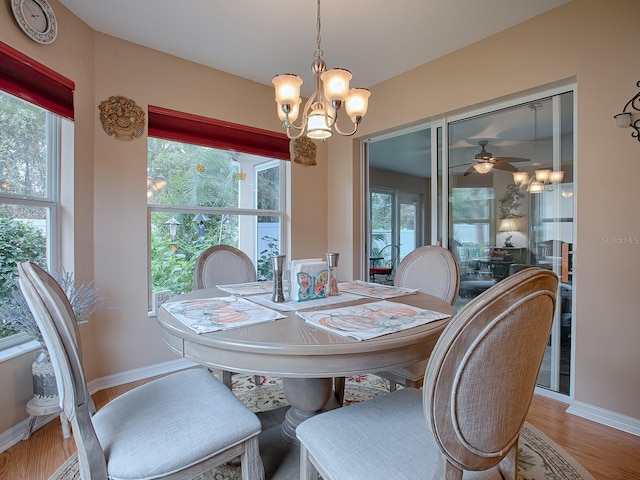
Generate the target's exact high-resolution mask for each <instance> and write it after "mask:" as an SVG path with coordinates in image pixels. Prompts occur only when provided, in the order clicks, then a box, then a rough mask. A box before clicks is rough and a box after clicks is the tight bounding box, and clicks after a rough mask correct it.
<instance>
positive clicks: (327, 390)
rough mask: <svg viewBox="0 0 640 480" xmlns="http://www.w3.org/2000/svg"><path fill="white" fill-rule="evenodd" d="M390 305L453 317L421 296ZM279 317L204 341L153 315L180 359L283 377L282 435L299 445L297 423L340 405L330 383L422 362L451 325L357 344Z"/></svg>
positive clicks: (197, 293) (206, 294)
mask: <svg viewBox="0 0 640 480" xmlns="http://www.w3.org/2000/svg"><path fill="white" fill-rule="evenodd" d="M220 296H229V293H227V292H224V291H222V290H218V289H216V288H209V289H202V290H194V291H192V292H190V293H186V294H183V295H180V296H177V297H174V298H172V299H171V301H181V300H188V299H198V298H211V297H220ZM245 298H247V299H249V300H250V297H245ZM349 298H350V299H353V296H349ZM375 301H380V299H377V298H370V297H357V299H356V300H352V301H349V302H348V303H336V304H332V305H329V306H323V307H316V308H310V309H308V310H326V309H330V308H339V307H343V306H348V305H358V304H364V303H370V302H375ZM387 301H390V302H398V303H402V304H406V305H411V306H414V307H418V308H424V309H428V310H433V311H437V312H441V313H444V314H448V315H453V314H454V309H453V307H452V306H451V305H450V304H449V303H447V302H445V301H443V300H441V299H439V298H437V297H434V296H432V295H428V294H425V293H421V292H417V293H414V294H411V295H404V296H400V297H394V298H389V299H387ZM298 311H299V310H298ZM280 313H282V314H283V315H286V318H282V319H278V320H275V321H270V322H264V323H258V324H253V325H249V326H245V327H240V328H234V329H228V330H222V331H216V332H211V333H205V334H198V333H196V332H195V331H194V330H192V329H191V328H189V327H188V326H186V325H185V324H184V323H182V322H181V321H180V320H178V319H177V318H176V317H175V316H174V315H172V314H170V313H169V312H168V311H167V310H165V309H164V308H159V309H158V313H157V315H158V322H159V324H160V326H161V327H162V337H163V339H164V341H165V342H166V344H167V345H168V346H169V348H170V349H171V350H173V351H174V352H175V353H176V354H178V355H179V356H181V357H184V358H185V359H188V360H192V361H194V362H196V363H198V364H200V365H203V366H206V367H209V368H212V369H219V370H225V371H231V372H241V373H247V374H252V375H254V374H264V375H272V376H278V377H282V383H283V388H284V393H285V396H286V399H287V401H288V402H289V404H290V405H291V408H289V409H288V410H287V412H286V416H285V419H284V421H283V423H282V433H283V434H284V436H283V437H284V438H285V440H286V441H288V442H289V443H291V444H296V443H297V438H296V434H295V430H296V427H297V426H298V425H299V424H300V423H301V422H303V421H304V420H305V419H307V418H309V417H310V416H313V415H316V414H318V413H319V412H321V411H322V410H323V409H327V408H332V407H331V406H332V405H333V407H335V406H339V405H337V402H336V401H335V398H334V396H333V395H332V392H333V378H334V377H347V376H349V375H356V374H365V373H375V372H382V371H385V370H388V369H389V368H391V367H398V366H404V365H409V364H412V363H416V362H419V361H421V360H425V359H427V358H428V357H429V356H430V354H431V351H432V350H433V347H434V346H435V344H436V341H437V340H438V338H439V337H440V334H441V333H442V331H443V329H444V328H445V326H446V324H447V323H448V321H449V318H450V317H449V318H447V319H444V320H436V321H433V322H430V323H427V324H425V325H422V326H418V327H413V328H410V329H407V330H403V331H400V332H394V333H389V334H386V335H382V336H379V337H376V338H373V339H368V340H363V341H358V340H356V339H354V338H352V337H347V336H342V335H338V334H334V333H331V332H329V331H327V330H324V329H321V328H318V327H315V326H313V325H311V324H309V323H307V322H306V321H305V320H304V319H302V318H300V317H299V316H297V315H296V312H295V311H288V312H287V311H282V312H280ZM261 450H262V446H261Z"/></svg>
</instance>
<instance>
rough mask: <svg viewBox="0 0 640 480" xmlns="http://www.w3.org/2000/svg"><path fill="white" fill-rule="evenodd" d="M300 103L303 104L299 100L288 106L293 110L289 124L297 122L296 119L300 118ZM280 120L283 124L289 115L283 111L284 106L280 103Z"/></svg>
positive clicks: (290, 112)
mask: <svg viewBox="0 0 640 480" xmlns="http://www.w3.org/2000/svg"><path fill="white" fill-rule="evenodd" d="M300 103H302V99H301V98H298V101H297V102H294V103H289V104H288V105H289V108H290V109H291V110H290V111H289V123H293V122H295V121H296V118H298V115H299V114H300ZM278 118H279V119H280V120H282V121H283V122H284V121H285V120H286V119H287V114H286V113H284V110H282V104H280V103H279V104H278Z"/></svg>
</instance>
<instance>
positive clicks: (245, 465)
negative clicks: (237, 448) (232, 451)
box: [240, 436, 264, 480]
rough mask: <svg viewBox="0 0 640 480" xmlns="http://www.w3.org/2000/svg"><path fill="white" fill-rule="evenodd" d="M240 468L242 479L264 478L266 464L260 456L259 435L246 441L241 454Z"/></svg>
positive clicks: (262, 479)
mask: <svg viewBox="0 0 640 480" xmlns="http://www.w3.org/2000/svg"><path fill="white" fill-rule="evenodd" d="M240 468H241V470H242V480H264V465H263V464H262V458H261V457H260V449H259V446H258V437H257V436H255V437H253V438H251V439H249V440H247V441H246V442H245V443H244V452H243V453H242V455H240Z"/></svg>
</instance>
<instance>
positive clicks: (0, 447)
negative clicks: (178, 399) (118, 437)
mask: <svg viewBox="0 0 640 480" xmlns="http://www.w3.org/2000/svg"><path fill="white" fill-rule="evenodd" d="M195 365H196V364H195V363H193V362H190V361H188V360H185V359H183V358H180V359H177V360H172V361H170V362H164V363H159V364H156V365H150V366H148V367H142V368H136V369H134V370H129V371H126V372H122V373H116V374H114V375H108V376H106V377H102V378H97V379H95V380H92V381H90V382H88V383H87V388H88V389H89V393H91V394H92V395H93V394H94V393H96V392H98V391H100V390H104V389H105V388H111V387H117V386H118V385H122V384H125V383H129V382H136V381H138V380H144V379H145V378H150V377H155V376H156V375H164V374H167V373H171V372H175V371H178V370H184V369H185V368H189V367H193V366H195ZM59 416H60V415H59V414H57V413H54V414H52V415H43V416H41V417H38V418H36V423H35V426H34V428H33V431H34V432H35V431H36V430H37V429H38V428H40V427H42V426H43V425H46V424H47V423H49V422H50V421H51V420H53V419H55V418H59ZM28 424H29V418H26V419H25V420H23V421H21V422H20V423H18V424H17V425H14V426H13V427H11V428H10V429H9V430H6V431H5V432H2V433H0V453H2V452H4V451H5V450H7V449H9V448H11V447H13V446H14V445H15V444H16V443H18V442H20V441H21V440H22V438H23V437H24V434H25V432H26V430H27V425H28ZM61 435H62V433H61Z"/></svg>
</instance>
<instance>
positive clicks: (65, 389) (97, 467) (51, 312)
mask: <svg viewBox="0 0 640 480" xmlns="http://www.w3.org/2000/svg"><path fill="white" fill-rule="evenodd" d="M18 275H19V285H20V290H21V291H22V294H23V295H24V298H25V300H26V302H27V305H28V306H29V309H30V310H31V313H32V314H33V317H34V319H35V321H36V323H37V324H38V328H40V332H41V333H42V336H43V338H44V342H45V345H46V346H47V350H48V351H49V355H50V357H51V363H52V364H53V368H54V371H55V376H56V386H57V387H58V395H59V396H60V406H61V408H62V410H63V411H64V413H65V415H66V416H67V418H68V419H69V421H71V423H72V425H73V433H74V439H75V442H76V445H77V447H78V462H79V463H80V466H81V467H80V468H81V470H80V471H81V472H91V474H89V476H88V477H87V478H105V479H106V478H107V473H106V472H107V470H106V461H105V457H104V452H103V451H102V448H101V447H100V443H99V442H98V438H97V436H96V433H95V430H94V429H93V424H92V423H91V416H92V415H93V414H94V413H95V407H94V404H93V400H92V399H91V396H90V395H89V390H88V388H87V383H86V380H85V376H84V370H83V367H82V360H81V355H80V335H79V330H78V325H77V322H76V317H75V315H74V313H73V309H72V307H71V304H70V303H69V300H68V299H67V296H66V295H65V293H64V292H63V291H62V289H61V288H60V286H59V285H58V283H57V282H56V280H55V279H54V278H53V277H52V276H51V275H49V274H48V273H47V272H45V271H44V270H43V269H41V268H40V267H38V266H37V265H35V264H34V263H31V262H24V263H19V264H18Z"/></svg>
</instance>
